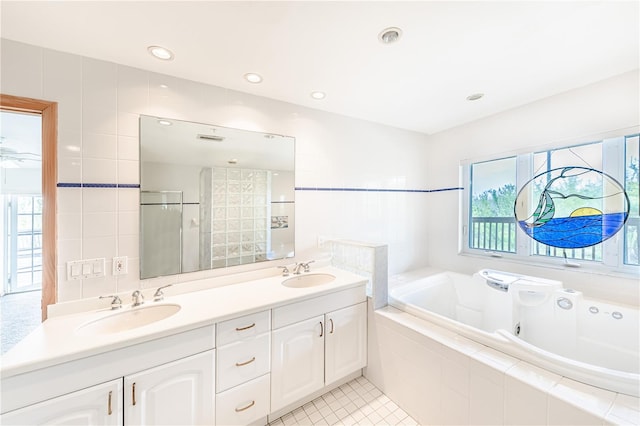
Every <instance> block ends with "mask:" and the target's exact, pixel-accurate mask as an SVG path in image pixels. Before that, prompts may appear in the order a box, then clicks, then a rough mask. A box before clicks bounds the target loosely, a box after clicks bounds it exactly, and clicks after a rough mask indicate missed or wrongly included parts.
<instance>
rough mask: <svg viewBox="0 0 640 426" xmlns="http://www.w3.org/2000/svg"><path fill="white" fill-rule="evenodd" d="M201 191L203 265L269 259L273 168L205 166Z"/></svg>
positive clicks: (201, 249)
mask: <svg viewBox="0 0 640 426" xmlns="http://www.w3.org/2000/svg"><path fill="white" fill-rule="evenodd" d="M200 191H201V193H200V225H201V226H200V237H201V238H200V267H201V268H219V267H223V266H233V265H241V264H245V263H253V262H258V261H261V260H266V259H267V256H266V255H267V248H268V247H269V245H270V244H269V233H268V218H270V216H271V212H270V209H271V195H270V194H271V172H269V171H267V170H253V169H236V168H233V169H231V168H205V169H202V171H201V173H200Z"/></svg>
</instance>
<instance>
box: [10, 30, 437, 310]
mask: <svg viewBox="0 0 640 426" xmlns="http://www.w3.org/2000/svg"><path fill="white" fill-rule="evenodd" d="M0 60H1V66H2V75H1V80H0V85H1V87H0V88H1V91H2V93H5V94H11V95H16V96H25V97H33V98H38V99H46V100H51V101H57V102H58V103H59V105H58V108H59V118H58V120H59V127H58V156H59V157H58V182H64V183H107V184H109V183H111V184H116V183H117V184H136V183H139V174H138V166H139V164H138V161H139V154H138V152H139V143H138V118H139V115H140V114H147V115H154V116H164V117H170V118H176V119H182V120H192V121H197V122H203V123H212V124H217V125H220V126H228V127H235V128H242V129H246V130H255V131H264V132H269V133H276V134H284V135H291V136H294V137H295V138H296V186H297V187H332V188H336V187H357V188H407V189H423V188H426V186H427V176H426V169H425V167H424V166H423V162H424V159H423V155H421V153H422V152H423V150H424V145H425V141H426V136H424V135H422V134H418V133H415V132H409V131H404V130H399V129H395V128H390V127H386V126H382V125H378V124H374V123H370V122H365V121H362V120H356V119H352V118H348V117H343V116H339V115H335V114H330V113H326V112H322V111H318V110H313V109H309V108H304V107H300V106H297V105H292V104H288V103H284V102H279V101H274V100H271V99H266V98H263V97H258V96H252V95H248V94H244V93H240V92H236V91H232V90H227V89H224V88H220V87H214V86H209V85H205V84H200V83H196V82H192V81H187V80H182V79H178V78H174V77H168V76H166V75H161V74H156V73H151V72H147V71H143V70H139V69H133V68H130V67H125V66H120V65H117V64H114V63H108V62H103V61H98V60H94V59H90V58H85V57H80V56H77V55H72V54H66V53H61V52H57V51H52V50H49V49H44V48H40V47H36V46H30V45H25V44H22V43H17V42H13V41H9V40H4V39H3V40H2V51H1V57H0ZM161 84H165V85H167V86H168V88H166V89H163V88H161V87H160V85H161ZM70 148H71V149H70ZM74 148H75V149H77V148H79V149H80V151H79V152H77V151H73V150H72V149H74ZM138 197H139V191H138V190H137V189H131V188H101V189H94V188H58V212H57V223H58V242H57V248H58V253H57V263H58V300H59V301H67V300H74V299H80V298H87V297H95V296H98V295H103V294H111V293H114V292H121V291H130V290H133V289H136V288H140V287H151V286H155V285H158V284H160V283H166V282H167V281H168V282H177V281H178V280H182V281H184V280H185V279H188V278H202V277H206V276H213V275H219V274H221V273H222V272H221V271H208V272H201V273H194V274H187V276H186V277H185V276H183V277H171V278H165V279H155V280H146V281H144V282H140V281H139V280H138V278H137V277H138V273H139V272H138V266H137V265H138V255H139V249H138V232H139V225H138V220H139V219H138V216H139V211H138ZM428 198H429V194H424V193H423V194H412V193H408V194H407V193H381V192H366V193H365V192H320V191H296V222H297V223H296V233H295V235H296V258H297V259H298V260H308V259H311V258H313V257H314V256H317V255H318V253H317V248H316V247H317V239H318V236H319V235H323V236H329V237H340V238H351V239H358V240H364V241H372V242H387V243H388V244H389V252H390V271H391V272H399V271H402V270H405V269H407V268H410V267H414V266H420V265H423V264H425V263H426V251H425V246H424V242H425V241H426V223H425V221H424V216H425V211H426V207H427V199H428ZM114 256H128V257H129V274H128V275H126V276H121V277H118V278H116V277H113V276H111V275H110V274H108V275H107V276H106V277H105V278H101V279H90V280H84V281H81V280H78V281H67V280H66V276H65V267H64V265H65V262H67V261H69V260H75V259H87V258H95V257H105V258H107V260H108V264H107V271H110V270H111V269H110V262H109V260H110V259H111V258H112V257H114ZM280 263H283V262H280ZM266 265H268V264H262V265H260V266H259V267H264V266H266ZM234 270H235V269H234Z"/></svg>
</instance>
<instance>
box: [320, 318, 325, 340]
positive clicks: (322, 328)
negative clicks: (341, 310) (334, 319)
mask: <svg viewBox="0 0 640 426" xmlns="http://www.w3.org/2000/svg"><path fill="white" fill-rule="evenodd" d="M322 336H324V324H322V321H320V337H322Z"/></svg>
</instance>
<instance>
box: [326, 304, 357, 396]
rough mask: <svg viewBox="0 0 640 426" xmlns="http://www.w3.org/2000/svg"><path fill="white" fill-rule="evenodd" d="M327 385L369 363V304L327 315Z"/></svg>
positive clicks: (350, 307)
mask: <svg viewBox="0 0 640 426" xmlns="http://www.w3.org/2000/svg"><path fill="white" fill-rule="evenodd" d="M325 326H326V329H327V330H326V338H325V382H326V384H327V385H329V384H331V383H333V382H334V381H336V380H338V379H341V378H343V377H345V376H346V375H348V374H351V373H353V372H354V371H356V370H358V369H359V368H363V367H364V366H366V364H367V304H366V303H359V304H357V305H354V306H349V307H347V308H344V309H340V310H337V311H334V312H330V313H328V314H327V315H326V323H325Z"/></svg>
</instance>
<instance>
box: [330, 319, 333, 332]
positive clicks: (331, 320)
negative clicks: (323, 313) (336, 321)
mask: <svg viewBox="0 0 640 426" xmlns="http://www.w3.org/2000/svg"><path fill="white" fill-rule="evenodd" d="M329 322H330V323H331V331H330V332H329V334H333V318H329Z"/></svg>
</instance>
